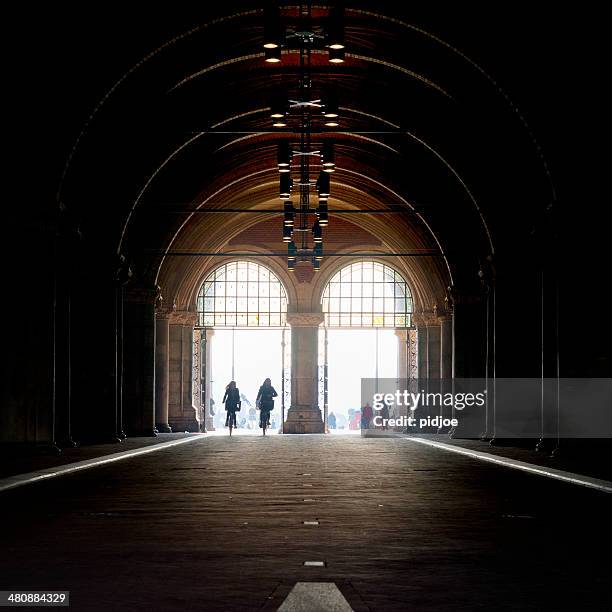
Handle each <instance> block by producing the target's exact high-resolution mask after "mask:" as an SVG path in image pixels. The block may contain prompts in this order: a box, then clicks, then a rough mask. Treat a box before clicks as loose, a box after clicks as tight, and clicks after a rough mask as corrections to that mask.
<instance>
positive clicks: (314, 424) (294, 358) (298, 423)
mask: <svg viewBox="0 0 612 612" xmlns="http://www.w3.org/2000/svg"><path fill="white" fill-rule="evenodd" d="M323 321H324V316H323V313H321V312H293V313H287V323H288V324H289V325H290V326H291V407H290V408H289V410H288V411H287V420H286V421H285V424H284V430H283V431H284V433H296V434H297V433H324V431H325V428H324V423H323V419H322V417H321V410H320V409H319V377H318V370H319V363H318V361H319V326H320V325H321V324H322V323H323Z"/></svg>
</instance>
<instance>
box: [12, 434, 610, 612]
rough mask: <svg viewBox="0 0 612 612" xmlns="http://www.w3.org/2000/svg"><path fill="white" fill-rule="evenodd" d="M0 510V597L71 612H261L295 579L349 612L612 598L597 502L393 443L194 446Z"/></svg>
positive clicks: (47, 489)
mask: <svg viewBox="0 0 612 612" xmlns="http://www.w3.org/2000/svg"><path fill="white" fill-rule="evenodd" d="M304 499H309V500H314V501H303V500H304ZM0 508H1V509H0V512H1V514H2V519H3V523H2V524H3V533H2V539H1V541H2V544H1V546H2V549H1V550H2V556H1V559H0V581H1V584H0V590H1V589H36V590H45V589H54V590H58V589H66V590H70V591H71V607H72V608H73V609H75V610H111V609H112V610H135V609H149V610H199V609H201V610H220V611H221V610H261V609H263V610H275V609H276V608H277V607H278V606H280V605H281V603H282V602H283V600H284V599H285V598H286V596H287V595H288V593H289V592H290V591H291V589H292V588H293V586H294V585H295V584H296V583H297V582H320V583H321V582H322V583H329V582H333V583H335V584H336V585H337V586H338V588H339V589H340V591H341V592H342V594H343V595H344V596H345V598H346V599H347V601H348V602H349V603H350V605H351V606H352V608H353V609H354V610H356V611H359V610H372V611H387V610H419V611H421V610H454V611H456V610H470V611H472V610H478V611H479V610H483V611H484V610H487V611H491V610H513V611H517V610H519V611H522V610H539V611H542V610H555V611H556V610H564V609H568V608H571V607H574V606H578V607H579V608H580V610H581V612H582V611H584V610H605V609H609V606H610V603H611V594H610V588H609V586H608V582H609V573H610V567H609V566H610V564H609V561H608V560H607V554H608V552H609V550H610V544H611V543H612V542H611V535H610V528H609V521H610V517H611V516H612V496H610V495H607V494H604V493H599V492H597V491H592V490H588V489H585V488H582V487H577V486H573V485H568V484H563V483H560V482H556V481H551V480H547V479H545V478H542V477H539V476H531V475H529V474H525V473H521V472H516V471H513V470H508V469H505V468H503V467H498V466H495V465H490V464H486V463H482V462H479V461H476V460H474V459H470V458H468V457H463V456H460V455H456V454H453V453H448V452H444V451H440V450H438V449H435V448H428V447H424V446H422V445H419V444H415V443H411V442H410V441H408V440H406V439H402V438H370V439H362V438H360V437H353V436H347V437H343V436H328V437H323V436H271V437H268V438H261V437H253V436H244V437H240V436H238V437H233V438H232V439H229V438H227V437H222V436H210V437H203V438H202V439H201V440H198V441H196V442H192V443H190V444H186V445H183V446H178V447H174V448H171V449H167V450H160V451H158V452H155V453H152V454H149V455H144V456H140V457H135V458H132V459H128V460H125V461H122V462H119V463H115V464H110V465H107V466H103V467H99V468H95V469H92V470H88V471H87V472H82V473H78V474H74V475H70V476H64V477H61V478H58V479H55V480H53V481H49V482H45V483H40V484H36V485H30V486H27V487H23V488H20V489H15V490H14V491H7V492H5V493H3V494H2V495H1V497H0ZM304 521H306V522H317V521H318V525H317V524H304ZM305 561H324V562H325V566H324V567H305V566H304V565H303V564H304V562H305Z"/></svg>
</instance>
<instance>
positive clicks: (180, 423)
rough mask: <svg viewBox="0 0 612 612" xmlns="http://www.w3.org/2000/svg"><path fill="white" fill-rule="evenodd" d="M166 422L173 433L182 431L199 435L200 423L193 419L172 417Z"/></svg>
mask: <svg viewBox="0 0 612 612" xmlns="http://www.w3.org/2000/svg"><path fill="white" fill-rule="evenodd" d="M168 421H169V427H171V428H172V431H174V433H181V432H183V431H188V432H190V433H199V431H200V421H198V420H197V419H196V418H194V417H173V418H172V419H168Z"/></svg>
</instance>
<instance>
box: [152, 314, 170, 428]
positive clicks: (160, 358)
mask: <svg viewBox="0 0 612 612" xmlns="http://www.w3.org/2000/svg"><path fill="white" fill-rule="evenodd" d="M169 318H170V313H168V312H165V311H163V310H159V311H157V312H156V313H155V427H157V431H159V432H162V433H171V432H172V428H171V427H170V425H169V424H168V383H169V371H168V366H169V340H170V338H169V336H170V323H169Z"/></svg>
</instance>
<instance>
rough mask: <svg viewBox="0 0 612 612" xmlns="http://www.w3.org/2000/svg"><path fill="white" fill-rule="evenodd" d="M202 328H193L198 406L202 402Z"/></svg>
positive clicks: (194, 376)
mask: <svg viewBox="0 0 612 612" xmlns="http://www.w3.org/2000/svg"><path fill="white" fill-rule="evenodd" d="M201 333H202V332H201V330H199V329H194V330H193V386H192V389H193V393H192V395H193V405H194V406H197V407H198V408H199V407H200V406H201V404H202V394H201V389H202V387H201V385H202V383H201V381H200V357H201V348H202V345H201V342H202V339H201Z"/></svg>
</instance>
